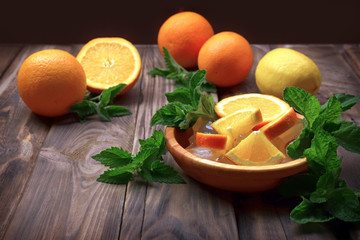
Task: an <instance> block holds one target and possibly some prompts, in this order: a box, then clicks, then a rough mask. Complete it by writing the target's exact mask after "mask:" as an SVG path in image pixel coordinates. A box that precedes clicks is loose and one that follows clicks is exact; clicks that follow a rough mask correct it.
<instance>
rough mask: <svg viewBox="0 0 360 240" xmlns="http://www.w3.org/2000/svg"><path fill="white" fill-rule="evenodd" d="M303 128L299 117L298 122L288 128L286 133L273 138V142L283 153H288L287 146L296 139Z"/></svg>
mask: <svg viewBox="0 0 360 240" xmlns="http://www.w3.org/2000/svg"><path fill="white" fill-rule="evenodd" d="M302 129H303V123H302V120H301V119H299V118H298V119H297V121H296V123H295V124H294V125H293V126H292V127H291V128H289V129H288V130H286V131H285V132H284V133H282V134H280V135H279V136H277V137H275V138H273V139H272V140H271V142H272V143H273V144H274V145H275V146H276V147H277V148H278V149H279V150H280V151H281V152H283V153H285V154H286V148H287V146H288V145H289V143H290V142H292V141H294V140H295V139H296V138H298V137H299V135H300V133H301V131H302Z"/></svg>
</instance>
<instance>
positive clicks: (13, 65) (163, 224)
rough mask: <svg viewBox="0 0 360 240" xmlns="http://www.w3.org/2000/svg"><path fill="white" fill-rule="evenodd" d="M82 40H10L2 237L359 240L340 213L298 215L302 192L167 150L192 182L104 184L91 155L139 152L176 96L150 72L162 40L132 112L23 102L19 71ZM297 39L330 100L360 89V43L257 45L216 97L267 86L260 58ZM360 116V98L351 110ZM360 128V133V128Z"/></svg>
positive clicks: (0, 183)
mask: <svg viewBox="0 0 360 240" xmlns="http://www.w3.org/2000/svg"><path fill="white" fill-rule="evenodd" d="M81 46H82V45H20V44H0V154H1V155H0V239H354V240H355V239H359V238H360V225H359V224H358V223H343V222H339V221H332V222H329V223H323V224H306V225H299V224H296V223H294V222H292V221H291V220H290V218H289V214H290V211H291V209H293V208H294V207H295V206H296V205H297V204H298V203H299V199H283V198H282V197H281V196H280V195H279V194H278V193H277V191H276V189H275V190H272V191H268V192H265V193H259V194H242V193H232V192H227V191H222V190H218V189H214V188H211V187H208V186H206V185H203V184H201V183H199V182H197V181H195V180H193V179H191V178H190V177H188V176H187V175H186V173H185V172H183V171H182V169H180V168H179V166H178V165H177V164H176V162H175V161H174V160H173V158H172V156H171V155H170V154H169V153H167V154H166V155H165V157H164V160H165V162H166V163H168V164H169V165H171V166H173V167H174V168H175V169H176V170H177V171H179V173H180V174H181V175H182V176H183V177H184V178H185V180H186V182H187V184H175V185H169V184H162V183H147V182H144V181H142V180H139V179H135V180H134V181H132V182H130V183H128V184H126V185H111V184H105V183H99V182H97V181H96V178H97V177H98V176H99V175H100V174H101V173H102V172H103V171H105V170H106V167H104V166H103V165H101V164H100V163H98V162H96V161H95V160H94V159H92V158H91V156H93V155H94V154H97V153H99V152H100V151H102V150H104V149H106V148H109V147H112V146H117V147H121V148H123V149H125V150H127V151H129V152H132V153H133V154H135V153H136V152H137V151H138V149H139V142H138V140H139V139H144V138H147V137H149V136H151V135H152V133H153V131H154V130H155V129H163V127H161V126H156V127H151V126H150V120H151V117H152V116H153V114H154V113H155V112H156V110H157V109H159V108H160V107H162V106H163V105H165V104H166V98H165V96H164V93H166V92H170V91H172V90H174V89H175V88H174V84H173V81H172V80H167V79H163V78H161V77H152V76H150V75H148V74H147V73H148V71H150V70H151V69H153V68H154V67H164V66H165V64H164V61H163V58H162V56H161V55H160V53H159V50H158V48H157V46H155V45H136V47H137V48H138V50H139V52H140V55H141V59H142V64H143V68H142V72H141V76H140V79H139V81H138V83H137V84H136V85H135V87H134V88H133V89H132V90H131V91H129V92H128V93H127V94H126V95H124V96H121V97H119V98H117V99H116V103H117V104H119V105H123V106H126V107H127V108H129V109H130V110H131V112H132V115H128V116H124V117H119V118H113V120H112V122H104V121H101V120H100V119H98V118H97V117H93V118H91V119H90V120H89V121H87V122H85V123H83V124H81V123H79V122H78V121H77V119H76V117H75V116H73V115H66V116H63V117H58V118H44V117H40V116H37V115H35V114H33V113H32V112H31V111H30V110H29V109H28V108H27V107H26V105H25V104H24V103H23V102H22V100H21V98H20V96H19V94H18V91H17V87H16V76H17V71H18V69H19V67H20V65H21V63H22V62H23V61H24V59H25V58H26V57H27V56H29V55H30V54H31V53H33V52H36V51H39V50H41V49H45V48H58V49H63V50H66V51H68V52H70V53H72V54H73V55H76V54H77V52H78V51H79V49H80V48H81ZM278 47H287V48H292V49H295V50H298V51H300V52H302V53H304V54H306V55H307V56H309V57H310V58H311V59H313V61H314V62H315V63H316V64H317V66H318V67H319V69H320V72H321V74H322V85H321V88H320V91H319V93H318V98H319V100H320V101H321V103H323V102H325V101H326V100H327V99H328V98H329V97H330V96H331V95H333V94H335V93H340V92H345V93H348V94H353V95H360V46H359V45H358V44H344V45H330V44H327V45H256V44H255V45H252V49H253V52H254V64H253V68H252V70H251V72H250V74H249V75H248V77H247V78H246V80H245V81H244V82H243V83H241V84H240V85H238V86H236V87H231V88H221V89H218V95H217V96H215V100H217V99H223V98H225V97H228V96H231V95H235V94H242V93H249V92H259V90H258V89H257V86H256V84H255V69H256V66H257V63H258V61H259V60H260V59H261V58H262V57H263V56H264V55H265V54H266V53H267V52H268V51H270V50H271V49H274V48H278ZM342 118H343V119H345V120H352V121H354V122H355V123H356V124H357V125H359V124H360V105H359V104H358V105H356V106H355V107H353V108H352V109H350V110H348V111H347V112H345V113H344V114H343V116H342ZM359 137H360V136H359ZM339 155H343V156H344V159H343V163H342V168H343V171H342V177H343V178H344V179H345V180H346V181H347V182H348V184H349V185H350V186H351V187H353V188H356V189H360V178H359V174H358V173H359V172H360V162H359V155H358V154H352V153H347V152H346V151H344V150H343V149H340V150H339Z"/></svg>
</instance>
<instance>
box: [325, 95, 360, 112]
mask: <svg viewBox="0 0 360 240" xmlns="http://www.w3.org/2000/svg"><path fill="white" fill-rule="evenodd" d="M334 97H336V99H337V100H338V101H339V102H340V103H341V108H342V111H343V112H344V111H346V110H348V109H350V108H351V107H352V106H354V105H355V104H356V102H357V101H358V100H359V98H360V96H353V95H350V94H345V93H338V94H335V95H334ZM328 103H329V102H328V101H327V102H326V103H325V104H324V105H322V106H321V110H322V111H323V109H324V108H326V107H327V105H328Z"/></svg>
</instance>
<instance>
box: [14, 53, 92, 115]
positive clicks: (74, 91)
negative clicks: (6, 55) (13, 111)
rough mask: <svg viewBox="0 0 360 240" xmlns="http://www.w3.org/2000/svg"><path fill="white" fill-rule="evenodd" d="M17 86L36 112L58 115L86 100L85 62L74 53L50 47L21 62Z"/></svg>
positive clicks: (27, 103) (22, 96)
mask: <svg viewBox="0 0 360 240" xmlns="http://www.w3.org/2000/svg"><path fill="white" fill-rule="evenodd" d="M17 88H18V91H19V94H20V96H21V98H22V99H23V101H24V102H25V104H26V105H27V106H28V107H29V108H30V109H31V110H32V111H33V112H34V113H37V114H39V115H42V116H46V117H57V116H60V115H64V114H66V113H67V112H68V109H69V107H70V106H71V105H73V104H75V103H77V102H81V101H82V100H83V98H84V96H85V92H86V76H85V73H84V70H83V68H82V66H81V64H80V63H79V62H78V61H77V60H76V58H75V57H74V56H72V55H71V54H70V53H68V52H65V51H63V50H58V49H47V50H42V51H39V52H36V53H34V54H32V55H30V56H29V57H28V58H26V59H25V61H24V62H23V63H22V64H21V66H20V69H19V72H18V76H17Z"/></svg>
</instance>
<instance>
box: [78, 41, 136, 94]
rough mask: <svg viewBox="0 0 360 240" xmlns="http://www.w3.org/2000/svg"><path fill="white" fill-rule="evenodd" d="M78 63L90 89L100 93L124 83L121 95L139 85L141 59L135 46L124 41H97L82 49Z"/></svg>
mask: <svg viewBox="0 0 360 240" xmlns="http://www.w3.org/2000/svg"><path fill="white" fill-rule="evenodd" d="M76 58H77V60H78V61H79V62H80V63H81V65H82V66H83V68H84V71H85V74H86V78H87V88H88V90H89V91H90V92H93V93H101V92H102V91H103V90H104V89H107V88H109V87H112V86H115V85H118V84H120V83H125V84H126V85H127V86H126V87H125V88H124V89H123V90H122V92H121V94H123V93H125V92H127V91H128V90H130V89H131V88H132V87H133V86H134V85H135V83H136V82H137V80H138V78H139V76H140V71H141V58H140V54H139V52H138V51H137V49H136V48H135V46H134V45H133V44H132V43H130V42H129V41H127V40H125V39H123V38H116V37H114V38H96V39H93V40H91V41H90V42H88V43H87V44H85V45H84V46H83V48H82V49H81V50H80V52H79V53H78V55H77V57H76Z"/></svg>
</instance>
